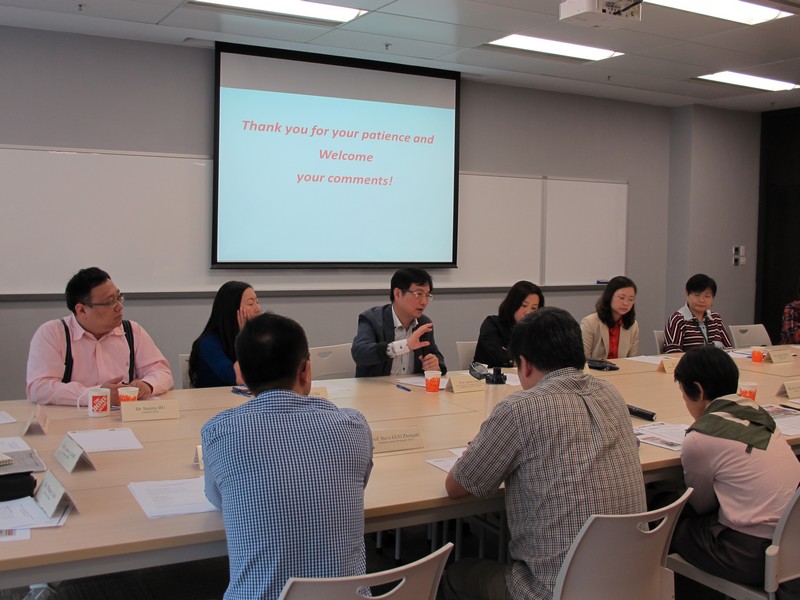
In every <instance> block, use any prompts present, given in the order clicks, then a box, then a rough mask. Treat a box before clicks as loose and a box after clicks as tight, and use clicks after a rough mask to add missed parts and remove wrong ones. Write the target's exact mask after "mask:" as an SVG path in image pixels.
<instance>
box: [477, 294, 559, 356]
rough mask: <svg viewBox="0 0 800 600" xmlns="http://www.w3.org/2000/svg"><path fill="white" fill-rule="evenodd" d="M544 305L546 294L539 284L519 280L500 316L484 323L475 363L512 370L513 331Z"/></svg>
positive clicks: (501, 304)
mask: <svg viewBox="0 0 800 600" xmlns="http://www.w3.org/2000/svg"><path fill="white" fill-rule="evenodd" d="M543 306H544V294H542V290H541V289H540V288H539V286H538V285H536V284H535V283H531V282H530V281H518V282H517V283H515V284H514V285H512V286H511V289H510V290H508V294H506V297H505V300H503V302H501V303H500V308H499V309H498V310H497V315H489V316H488V317H486V318H485V319H484V320H483V323H482V324H481V331H480V334H479V335H478V345H477V346H476V347H475V361H477V362H480V363H484V364H485V365H488V366H490V367H512V366H514V361H513V360H512V358H511V355H510V354H509V353H508V342H509V340H510V339H511V329H512V328H513V327H514V325H516V323H517V321H519V320H520V319H521V318H522V317H524V316H525V315H527V314H528V313H530V312H533V311H535V310H537V309H539V308H541V307H543Z"/></svg>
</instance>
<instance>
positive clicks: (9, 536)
mask: <svg viewBox="0 0 800 600" xmlns="http://www.w3.org/2000/svg"><path fill="white" fill-rule="evenodd" d="M29 539H31V530H30V529H0V542H22V541H25V540H29Z"/></svg>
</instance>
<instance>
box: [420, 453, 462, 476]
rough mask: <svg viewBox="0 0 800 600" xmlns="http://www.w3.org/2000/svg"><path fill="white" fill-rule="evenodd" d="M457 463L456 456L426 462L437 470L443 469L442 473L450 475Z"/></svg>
mask: <svg viewBox="0 0 800 600" xmlns="http://www.w3.org/2000/svg"><path fill="white" fill-rule="evenodd" d="M457 461H458V457H457V456H454V457H452V458H431V459H428V460H426V461H425V462H426V463H428V464H431V465H433V466H434V467H436V468H437V469H441V470H442V471H445V472H447V473H449V472H450V469H452V468H453V465H454V464H456V462H457Z"/></svg>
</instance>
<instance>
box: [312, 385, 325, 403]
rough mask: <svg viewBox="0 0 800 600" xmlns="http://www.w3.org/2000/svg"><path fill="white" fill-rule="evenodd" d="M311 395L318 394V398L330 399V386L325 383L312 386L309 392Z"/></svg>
mask: <svg viewBox="0 0 800 600" xmlns="http://www.w3.org/2000/svg"><path fill="white" fill-rule="evenodd" d="M308 395H309V396H316V397H317V398H325V399H326V400H327V399H328V388H326V387H325V386H324V385H320V386H317V387H312V388H311V391H310V392H308Z"/></svg>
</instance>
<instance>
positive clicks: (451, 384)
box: [444, 374, 486, 394]
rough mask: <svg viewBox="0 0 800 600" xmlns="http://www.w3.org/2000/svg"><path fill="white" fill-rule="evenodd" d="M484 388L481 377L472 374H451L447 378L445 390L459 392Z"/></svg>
mask: <svg viewBox="0 0 800 600" xmlns="http://www.w3.org/2000/svg"><path fill="white" fill-rule="evenodd" d="M485 388H486V382H485V381H484V380H483V379H475V378H474V377H473V376H472V375H464V374H461V375H456V374H451V375H449V376H448V378H447V385H446V386H445V388H444V389H445V390H447V391H448V392H453V393H454V394H460V393H461V392H480V391H483V390H484V389H485Z"/></svg>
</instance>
